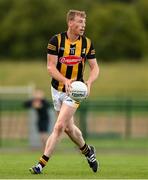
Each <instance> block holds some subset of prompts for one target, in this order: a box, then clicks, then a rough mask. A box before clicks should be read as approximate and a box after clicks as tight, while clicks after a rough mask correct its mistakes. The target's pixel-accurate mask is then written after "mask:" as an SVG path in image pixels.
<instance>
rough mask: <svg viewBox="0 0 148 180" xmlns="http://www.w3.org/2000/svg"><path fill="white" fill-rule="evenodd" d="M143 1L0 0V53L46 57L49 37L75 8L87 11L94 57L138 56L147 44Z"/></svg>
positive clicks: (2, 55)
mask: <svg viewBox="0 0 148 180" xmlns="http://www.w3.org/2000/svg"><path fill="white" fill-rule="evenodd" d="M119 2H120V3H119ZM122 2H123V1H122ZM126 2H127V1H126ZM147 2H148V1H147V0H137V3H131V4H128V3H121V1H118V2H117V1H116V0H104V1H102V0H81V1H79V0H71V1H69V0H60V3H57V1H56V0H42V1H41V0H21V1H17V0H0V19H1V28H0V49H1V53H0V56H1V57H11V58H17V59H19V58H26V59H27V58H32V59H35V58H38V57H39V58H41V57H43V58H44V57H45V59H46V46H47V43H48V40H49V38H50V37H51V36H52V35H53V34H55V33H58V32H60V31H65V30H66V13H67V11H68V10H69V9H79V10H85V11H86V13H87V20H88V21H87V24H88V25H87V27H86V31H87V35H88V36H89V35H90V37H91V38H93V39H94V43H95V47H96V49H97V51H96V52H97V56H98V57H101V58H104V59H106V61H109V60H110V59H112V60H113V59H114V60H115V59H118V58H124V57H128V58H131V57H132V58H137V59H138V58H141V57H143V56H144V53H145V49H146V43H147V38H146V33H145V29H146V31H147V32H148V22H147V21H148V19H147V17H148V16H147V12H148V10H147V4H148V3H147ZM139 17H140V18H139ZM144 28H145V29H144Z"/></svg>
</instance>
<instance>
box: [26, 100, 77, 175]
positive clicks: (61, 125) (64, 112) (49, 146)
mask: <svg viewBox="0 0 148 180" xmlns="http://www.w3.org/2000/svg"><path fill="white" fill-rule="evenodd" d="M76 109H77V108H75V107H71V106H69V105H67V104H65V103H63V105H62V107H61V110H60V112H59V115H58V118H57V121H56V123H55V126H54V129H53V132H52V134H51V135H50V137H49V138H48V140H47V143H46V147H45V150H44V154H43V156H42V157H41V158H40V160H39V162H38V164H37V165H36V166H33V167H32V168H30V169H29V170H30V172H31V173H33V174H40V173H41V172H42V169H43V168H44V167H45V166H46V164H47V162H48V160H49V158H50V157H51V155H52V153H53V151H54V148H55V146H56V144H57V142H58V140H59V138H60V136H61V135H62V133H63V131H64V130H65V128H66V126H67V124H68V121H69V120H70V119H71V118H72V116H73V114H74V113H75V111H76Z"/></svg>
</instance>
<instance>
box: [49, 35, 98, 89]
mask: <svg viewBox="0 0 148 180" xmlns="http://www.w3.org/2000/svg"><path fill="white" fill-rule="evenodd" d="M47 53H48V54H52V55H56V56H58V62H57V66H56V67H57V69H58V70H59V72H60V73H61V74H62V75H63V76H64V77H66V78H68V79H75V80H78V81H83V72H84V68H85V62H86V60H87V59H88V60H89V59H94V58H95V49H94V47H93V44H92V42H91V40H90V39H88V38H87V37H85V36H80V37H79V38H78V39H77V40H76V41H75V42H70V40H69V39H68V36H67V33H66V32H63V33H60V34H57V35H55V36H53V37H52V38H51V39H50V40H49V43H48V47H47ZM51 84H52V86H53V87H54V88H55V89H57V90H59V91H63V92H65V87H64V84H63V83H62V82H59V81H57V80H56V79H54V78H53V79H52V81H51Z"/></svg>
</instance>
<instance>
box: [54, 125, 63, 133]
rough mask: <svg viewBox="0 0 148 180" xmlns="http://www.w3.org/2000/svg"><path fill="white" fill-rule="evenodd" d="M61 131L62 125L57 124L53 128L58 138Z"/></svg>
mask: <svg viewBox="0 0 148 180" xmlns="http://www.w3.org/2000/svg"><path fill="white" fill-rule="evenodd" d="M63 131H64V124H63V123H57V124H56V125H55V127H54V133H56V134H57V136H60V135H61V134H62V132H63Z"/></svg>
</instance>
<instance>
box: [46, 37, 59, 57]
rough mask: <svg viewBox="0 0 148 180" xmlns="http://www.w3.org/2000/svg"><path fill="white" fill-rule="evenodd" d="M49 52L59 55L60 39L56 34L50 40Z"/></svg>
mask: <svg viewBox="0 0 148 180" xmlns="http://www.w3.org/2000/svg"><path fill="white" fill-rule="evenodd" d="M47 54H52V55H58V39H57V36H56V35H55V36H53V37H52V38H51V39H50V40H49V43H48V46H47Z"/></svg>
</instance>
